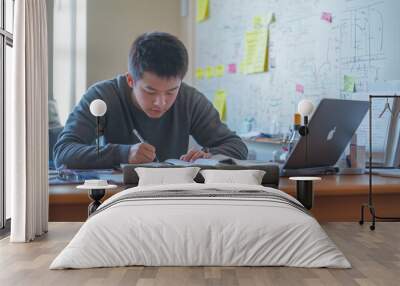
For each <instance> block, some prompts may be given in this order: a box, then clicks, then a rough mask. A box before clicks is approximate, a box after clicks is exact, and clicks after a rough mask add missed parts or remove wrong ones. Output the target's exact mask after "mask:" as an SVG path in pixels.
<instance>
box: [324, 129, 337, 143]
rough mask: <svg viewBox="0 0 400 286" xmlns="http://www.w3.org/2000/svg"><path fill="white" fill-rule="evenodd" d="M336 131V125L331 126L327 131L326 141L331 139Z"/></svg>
mask: <svg viewBox="0 0 400 286" xmlns="http://www.w3.org/2000/svg"><path fill="white" fill-rule="evenodd" d="M335 132H336V126H335V127H333V128H332V130H331V131H329V133H328V136H327V137H326V141H330V140H332V138H333V136H334V135H335Z"/></svg>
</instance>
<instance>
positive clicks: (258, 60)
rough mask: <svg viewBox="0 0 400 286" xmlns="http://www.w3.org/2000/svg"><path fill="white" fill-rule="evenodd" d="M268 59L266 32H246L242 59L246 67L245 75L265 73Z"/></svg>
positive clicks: (262, 30) (264, 30)
mask: <svg viewBox="0 0 400 286" xmlns="http://www.w3.org/2000/svg"><path fill="white" fill-rule="evenodd" d="M267 59H268V30H267V29H259V30H255V31H250V32H246V36H245V57H244V59H243V63H244V66H245V67H246V69H245V73H258V72H264V71H267V66H268V65H267V64H268V63H267Z"/></svg>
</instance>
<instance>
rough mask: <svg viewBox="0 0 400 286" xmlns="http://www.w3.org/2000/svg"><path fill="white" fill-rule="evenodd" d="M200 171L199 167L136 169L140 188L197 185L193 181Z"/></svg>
mask: <svg viewBox="0 0 400 286" xmlns="http://www.w3.org/2000/svg"><path fill="white" fill-rule="evenodd" d="M199 170H200V168H198V167H186V168H143V167H138V168H135V171H136V173H137V174H138V176H139V183H138V186H149V185H168V184H187V183H195V182H194V181H193V179H194V178H195V177H196V175H197V173H198V172H199Z"/></svg>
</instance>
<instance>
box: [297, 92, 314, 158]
mask: <svg viewBox="0 0 400 286" xmlns="http://www.w3.org/2000/svg"><path fill="white" fill-rule="evenodd" d="M313 110H314V105H313V103H312V102H311V101H310V100H308V99H303V100H301V101H300V102H299V104H298V105H297V111H298V112H299V113H300V114H301V115H302V116H303V125H302V126H300V128H299V133H300V135H301V136H306V151H305V161H306V165H308V133H309V130H308V117H309V116H310V115H311V113H312V112H313Z"/></svg>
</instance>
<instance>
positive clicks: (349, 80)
mask: <svg viewBox="0 0 400 286" xmlns="http://www.w3.org/2000/svg"><path fill="white" fill-rule="evenodd" d="M343 85H344V86H343V89H344V91H346V92H355V91H356V79H355V78H354V77H352V76H350V75H344V83H343Z"/></svg>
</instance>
